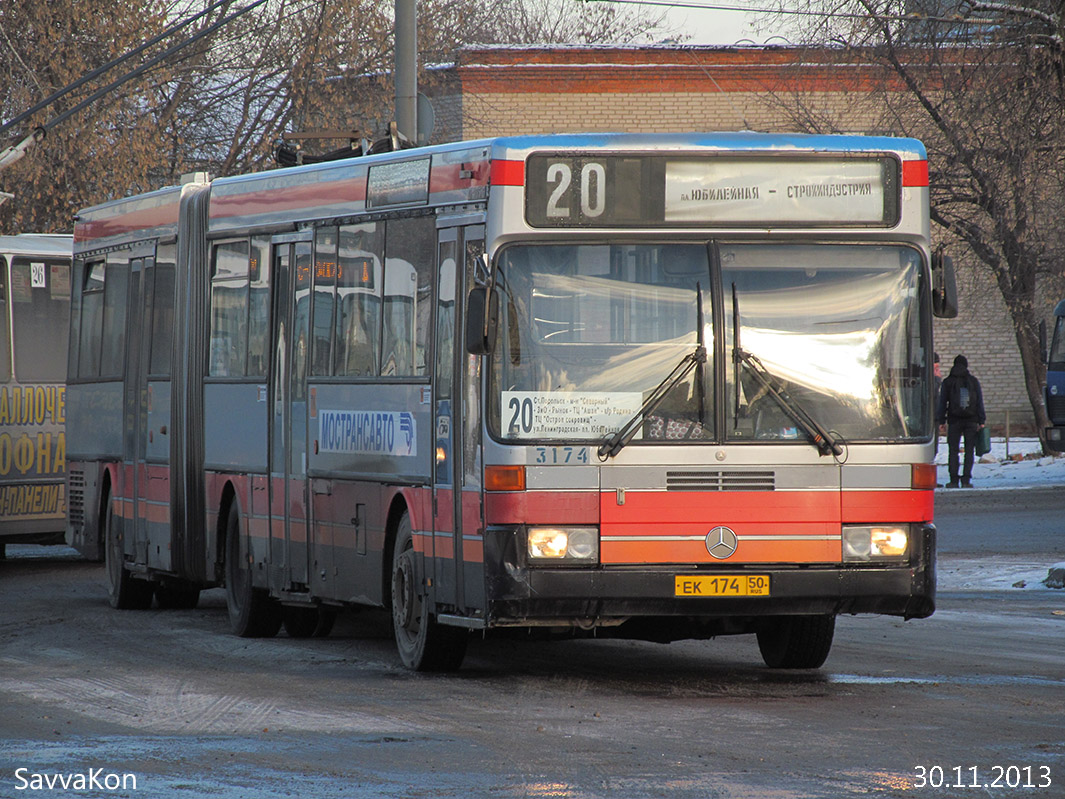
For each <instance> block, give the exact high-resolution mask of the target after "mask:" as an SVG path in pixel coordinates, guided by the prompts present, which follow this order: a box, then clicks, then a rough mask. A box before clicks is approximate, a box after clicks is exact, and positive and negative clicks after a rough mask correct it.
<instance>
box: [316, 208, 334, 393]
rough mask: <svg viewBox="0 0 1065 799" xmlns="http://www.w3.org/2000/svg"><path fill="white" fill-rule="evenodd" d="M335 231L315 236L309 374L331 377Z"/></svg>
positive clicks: (322, 231)
mask: <svg viewBox="0 0 1065 799" xmlns="http://www.w3.org/2000/svg"><path fill="white" fill-rule="evenodd" d="M337 268H338V266H337V229H336V228H335V227H324V228H318V230H316V231H315V234H314V295H313V296H314V302H313V303H312V307H311V374H312V375H331V374H333V352H332V338H333V328H334V325H333V314H334V313H335V306H336V286H337Z"/></svg>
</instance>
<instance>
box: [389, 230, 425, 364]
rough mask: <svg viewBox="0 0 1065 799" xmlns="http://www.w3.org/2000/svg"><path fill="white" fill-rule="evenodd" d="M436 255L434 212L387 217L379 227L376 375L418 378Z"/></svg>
mask: <svg viewBox="0 0 1065 799" xmlns="http://www.w3.org/2000/svg"><path fill="white" fill-rule="evenodd" d="M435 255H436V225H435V220H434V217H431V216H421V217H414V218H411V219H392V220H389V222H388V225H387V228H386V232H385V280H384V283H385V286H384V288H385V294H384V324H383V325H382V331H383V340H382V342H381V343H382V350H381V374H383V375H388V376H395V377H415V376H417V377H424V376H425V375H426V374H427V361H426V357H427V356H426V351H427V345H428V342H429V319H430V317H431V315H432V303H430V302H429V298H430V296H431V291H432V275H433V261H434V259H435Z"/></svg>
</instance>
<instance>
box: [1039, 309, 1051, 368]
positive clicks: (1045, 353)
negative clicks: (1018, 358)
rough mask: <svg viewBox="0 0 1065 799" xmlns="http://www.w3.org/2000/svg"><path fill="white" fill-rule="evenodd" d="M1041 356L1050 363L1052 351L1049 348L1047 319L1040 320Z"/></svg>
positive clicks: (1044, 361)
mask: <svg viewBox="0 0 1065 799" xmlns="http://www.w3.org/2000/svg"><path fill="white" fill-rule="evenodd" d="M1039 357H1040V358H1042V359H1043V363H1049V361H1050V352H1049V350H1047V320H1046V319H1040V320H1039Z"/></svg>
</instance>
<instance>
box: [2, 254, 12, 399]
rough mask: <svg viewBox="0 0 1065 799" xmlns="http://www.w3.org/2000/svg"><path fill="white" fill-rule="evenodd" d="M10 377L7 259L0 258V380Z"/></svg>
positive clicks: (6, 379)
mask: <svg viewBox="0 0 1065 799" xmlns="http://www.w3.org/2000/svg"><path fill="white" fill-rule="evenodd" d="M10 379H11V330H10V324H9V321H8V318H7V261H6V260H5V259H4V258H0V382H6V381H8V380H10Z"/></svg>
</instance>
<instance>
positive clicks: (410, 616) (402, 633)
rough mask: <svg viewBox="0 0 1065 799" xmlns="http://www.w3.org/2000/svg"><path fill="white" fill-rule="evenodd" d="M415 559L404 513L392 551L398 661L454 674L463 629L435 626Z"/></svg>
mask: <svg viewBox="0 0 1065 799" xmlns="http://www.w3.org/2000/svg"><path fill="white" fill-rule="evenodd" d="M417 573H418V569H417V560H416V555H415V552H414V539H413V536H412V534H411V526H410V516H409V515H407V514H406V513H405V514H403V518H402V519H401V520H400V522H399V527H398V529H397V531H396V545H395V548H394V549H393V551H392V629H393V632H394V633H395V638H396V648H397V649H398V650H399V656H400V659H401V660H402V661H403V665H405V666H406V667H407V668H409V669H413V670H415V671H455V670H457V669H458V668H459V666H461V665H462V659H463V658H464V657H465V656H466V644H467V643H468V641H469V635H468V634H467V633H466V631H465V630H462V629H459V628H456V627H446V626H444V625H442V624H439V623H437V621H436V619H435V618H433V615H432V614H431V613H430V612H429V601H428V597H426V595H425V588H424V581H422V580H419V579H418V578H417Z"/></svg>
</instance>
